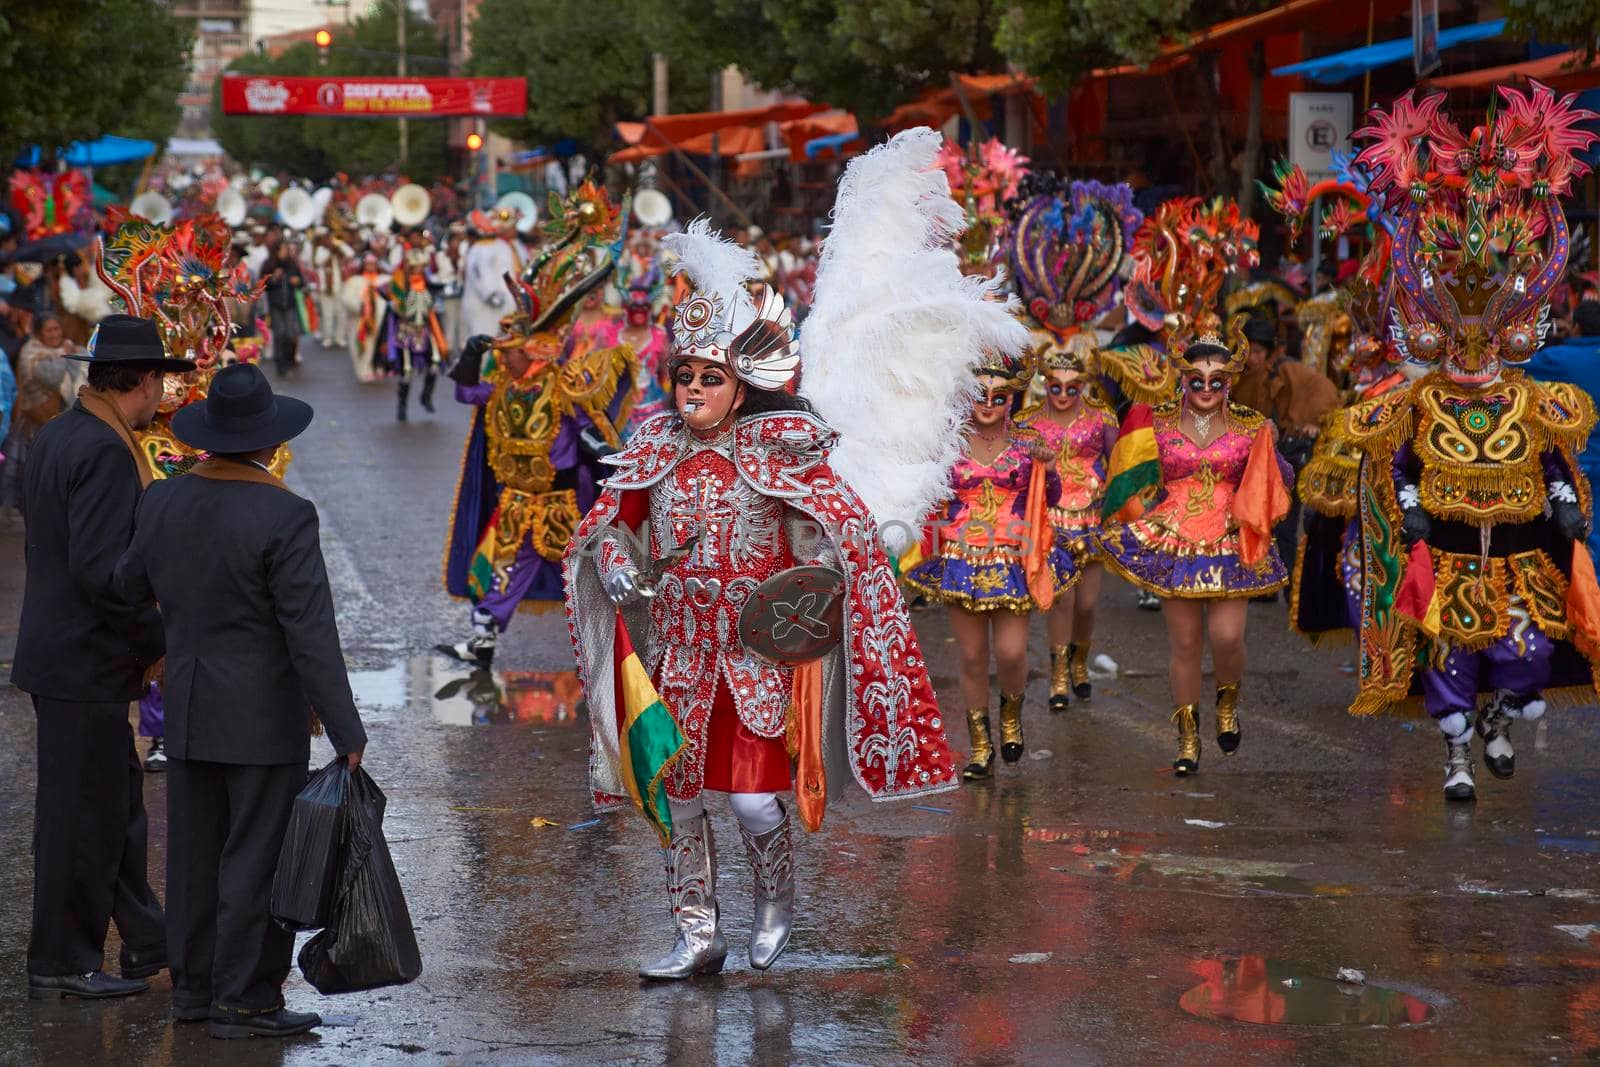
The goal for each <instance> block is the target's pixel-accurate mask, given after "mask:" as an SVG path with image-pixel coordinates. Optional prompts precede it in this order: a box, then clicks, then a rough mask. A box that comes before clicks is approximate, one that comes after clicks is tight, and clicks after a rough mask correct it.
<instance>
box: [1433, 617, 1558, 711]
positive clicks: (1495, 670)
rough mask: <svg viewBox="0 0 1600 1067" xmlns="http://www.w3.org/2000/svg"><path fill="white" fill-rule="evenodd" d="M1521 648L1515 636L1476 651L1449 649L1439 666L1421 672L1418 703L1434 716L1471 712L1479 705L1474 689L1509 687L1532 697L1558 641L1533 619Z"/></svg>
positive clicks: (1545, 679)
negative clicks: (1518, 646) (1552, 638)
mask: <svg viewBox="0 0 1600 1067" xmlns="http://www.w3.org/2000/svg"><path fill="white" fill-rule="evenodd" d="M1522 645H1523V648H1524V649H1525V651H1523V650H1519V649H1518V648H1517V640H1516V638H1514V637H1510V636H1507V637H1502V638H1500V640H1498V641H1496V642H1495V643H1494V644H1492V645H1490V646H1489V647H1488V648H1485V649H1483V650H1482V651H1479V652H1468V651H1467V650H1466V649H1463V648H1452V649H1450V650H1449V651H1448V652H1447V653H1446V654H1445V658H1444V666H1443V667H1442V668H1437V669H1434V668H1430V669H1428V670H1425V671H1423V672H1422V705H1423V707H1425V708H1427V710H1428V714H1429V715H1431V716H1433V717H1434V718H1435V719H1442V718H1444V717H1445V716H1446V715H1449V714H1450V713H1451V712H1453V711H1461V712H1466V713H1468V714H1469V715H1470V714H1471V712H1472V709H1473V708H1475V707H1477V704H1478V694H1479V693H1480V692H1483V691H1485V690H1489V689H1508V690H1510V691H1511V692H1513V693H1515V694H1517V695H1518V696H1533V695H1536V694H1537V693H1538V692H1539V691H1540V690H1541V689H1543V688H1544V687H1545V686H1547V685H1549V684H1550V658H1551V657H1552V656H1553V655H1555V651H1556V643H1555V642H1554V641H1552V640H1550V638H1548V637H1546V636H1545V635H1544V633H1543V632H1542V631H1541V630H1540V629H1539V628H1538V627H1537V626H1534V625H1532V624H1530V625H1529V626H1528V630H1527V632H1526V633H1525V634H1523V637H1522Z"/></svg>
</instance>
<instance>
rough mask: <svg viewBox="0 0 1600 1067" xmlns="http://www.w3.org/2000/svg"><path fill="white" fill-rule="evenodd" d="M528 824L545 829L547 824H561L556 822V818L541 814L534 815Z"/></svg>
mask: <svg viewBox="0 0 1600 1067" xmlns="http://www.w3.org/2000/svg"><path fill="white" fill-rule="evenodd" d="M528 825H529V826H534V827H537V828H539V829H540V830H543V829H544V828H545V827H546V826H559V825H561V824H560V823H558V822H556V821H555V820H554V819H546V818H543V817H541V816H534V817H533V818H531V819H529V820H528Z"/></svg>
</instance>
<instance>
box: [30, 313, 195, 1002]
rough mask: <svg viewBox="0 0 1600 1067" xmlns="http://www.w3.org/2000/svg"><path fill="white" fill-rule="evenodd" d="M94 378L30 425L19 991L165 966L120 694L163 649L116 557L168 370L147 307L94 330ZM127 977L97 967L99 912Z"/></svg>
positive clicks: (125, 982) (78, 985)
mask: <svg viewBox="0 0 1600 1067" xmlns="http://www.w3.org/2000/svg"><path fill="white" fill-rule="evenodd" d="M68 358H69V359H86V360H88V362H89V384H88V386H87V387H86V388H84V389H83V390H81V391H80V392H79V394H78V401H77V403H75V404H74V405H73V406H72V407H71V408H69V409H68V410H66V411H64V412H62V413H61V414H60V415H59V416H57V417H56V418H54V419H52V420H51V421H50V422H48V423H46V424H45V425H44V427H43V428H42V429H41V430H40V431H39V433H38V435H37V436H35V437H34V439H33V445H32V448H31V450H30V451H29V454H28V463H27V469H26V472H25V482H24V488H23V493H24V499H25V501H26V504H27V563H28V569H27V579H26V587H25V589H24V592H23V598H22V625H21V629H20V632H19V633H18V634H17V655H16V661H15V663H14V664H13V665H12V668H11V681H12V684H14V685H15V686H16V687H17V688H18V689H21V690H23V691H25V692H27V693H30V694H32V696H33V707H34V711H35V713H36V714H37V716H38V720H39V783H38V793H37V801H36V803H35V807H34V837H33V841H34V844H33V853H34V854H33V934H32V936H31V937H30V939H29V941H28V992H29V995H30V996H34V997H43V996H48V995H52V994H58V995H61V996H78V997H92V998H101V997H120V996H127V995H128V994H130V993H139V992H143V991H144V990H145V989H147V988H148V987H149V983H148V982H145V981H143V979H144V978H147V977H148V976H150V975H152V974H155V973H156V972H157V971H159V970H161V969H162V968H163V967H165V966H166V963H167V947H166V935H165V931H164V929H163V925H162V918H161V905H160V903H159V902H157V900H156V897H155V894H154V893H153V892H152V891H151V889H150V882H149V878H148V876H147V875H146V872H145V848H146V823H145V811H144V770H143V768H142V767H141V765H140V763H139V756H138V753H137V752H136V751H135V749H134V744H133V730H132V729H131V728H130V726H129V724H128V705H129V703H130V702H131V701H134V700H137V699H138V698H139V694H140V692H141V691H142V690H143V688H144V682H145V676H146V673H147V671H149V670H150V669H151V668H152V667H153V666H154V664H155V663H156V662H157V661H158V660H159V659H160V658H161V654H162V650H163V641H162V635H161V617H160V615H159V614H158V613H157V611H156V608H155V604H154V602H153V601H151V600H149V599H148V598H146V599H144V600H142V601H125V600H122V599H120V598H119V597H118V596H117V594H116V591H115V589H114V588H113V572H114V571H115V569H116V564H117V560H118V559H119V558H121V556H122V553H123V552H124V551H126V550H127V547H128V542H129V540H130V538H131V536H132V533H133V513H134V508H135V506H136V505H137V504H138V502H139V496H140V494H141V492H142V491H143V488H144V487H145V486H146V485H148V484H149V483H150V480H151V473H150V467H149V464H148V463H146V462H145V460H144V457H143V455H142V453H141V452H140V450H139V448H138V446H137V444H136V443H135V441H134V437H133V432H134V430H136V429H143V428H145V427H146V426H149V425H150V421H151V420H152V419H153V418H155V414H156V406H157V405H158V404H159V403H160V402H161V394H162V389H163V387H164V385H165V379H166V375H167V374H168V373H169V372H182V371H192V370H194V364H193V363H191V362H189V361H188V360H182V359H169V358H167V353H166V349H165V348H164V347H163V345H162V343H161V335H160V333H159V332H158V331H157V329H156V325H155V323H154V322H152V321H150V320H148V319H138V318H134V317H133V316H131V315H111V316H109V317H107V318H106V319H105V320H104V321H103V322H102V323H101V325H100V328H99V330H98V331H97V332H96V334H95V336H94V337H92V338H91V339H90V341H89V354H88V355H87V356H68ZM112 920H115V921H116V924H117V931H118V932H119V933H120V934H121V935H122V954H121V963H122V978H120V979H119V978H114V977H112V976H111V975H108V974H105V973H104V972H103V971H102V969H101V968H102V966H103V965H104V962H105V938H106V926H107V923H108V922H110V921H112Z"/></svg>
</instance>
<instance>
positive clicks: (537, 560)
mask: <svg viewBox="0 0 1600 1067" xmlns="http://www.w3.org/2000/svg"><path fill="white" fill-rule="evenodd" d="M590 503H591V504H592V503H593V501H590ZM586 510H587V509H586ZM551 568H554V569H555V578H556V581H557V582H560V580H561V564H559V563H551V562H550V561H549V560H547V559H545V558H544V557H543V556H541V555H539V553H538V552H536V551H535V550H534V547H533V542H532V541H531V540H527V539H524V540H523V542H522V544H521V545H519V546H518V547H517V554H516V556H515V557H514V559H513V560H512V563H511V566H509V567H507V568H506V570H507V571H508V572H509V575H508V577H507V578H506V580H505V581H504V582H502V581H501V580H500V576H499V575H496V576H495V578H494V589H493V590H492V591H491V592H490V593H489V595H488V596H485V597H482V598H481V599H479V601H478V602H477V604H476V605H474V606H475V607H477V608H479V609H481V610H483V611H486V612H488V613H489V614H490V615H491V616H493V617H494V628H495V629H496V630H498V631H500V632H501V633H505V632H506V627H508V626H510V625H511V617H512V616H513V615H515V614H516V613H517V605H518V604H520V603H522V601H523V598H524V597H526V596H527V595H528V591H529V590H530V589H532V588H533V585H534V582H536V581H538V580H539V578H540V576H541V574H543V575H544V576H545V577H546V578H548V576H549V571H550V569H551Z"/></svg>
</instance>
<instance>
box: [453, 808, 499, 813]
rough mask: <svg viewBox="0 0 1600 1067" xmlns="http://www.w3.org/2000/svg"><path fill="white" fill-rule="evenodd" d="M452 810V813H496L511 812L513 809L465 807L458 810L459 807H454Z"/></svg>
mask: <svg viewBox="0 0 1600 1067" xmlns="http://www.w3.org/2000/svg"><path fill="white" fill-rule="evenodd" d="M450 810H451V811H494V812H502V811H510V810H511V809H510V808H464V807H461V808H458V807H453V808H451V809H450Z"/></svg>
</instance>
